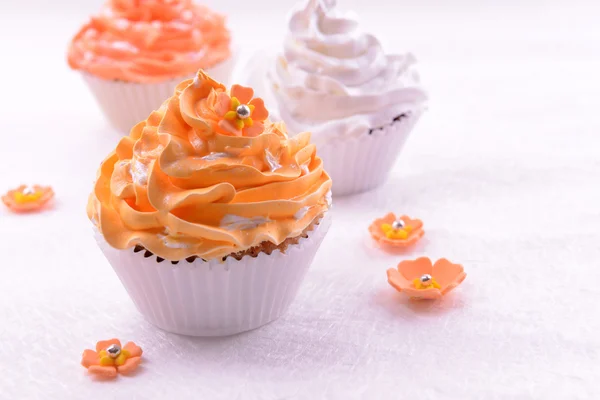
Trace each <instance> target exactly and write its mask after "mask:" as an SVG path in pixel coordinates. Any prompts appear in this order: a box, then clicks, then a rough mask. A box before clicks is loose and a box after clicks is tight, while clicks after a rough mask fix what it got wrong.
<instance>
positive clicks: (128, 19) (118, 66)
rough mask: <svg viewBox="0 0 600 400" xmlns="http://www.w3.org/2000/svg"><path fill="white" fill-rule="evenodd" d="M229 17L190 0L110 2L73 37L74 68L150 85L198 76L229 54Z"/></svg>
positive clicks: (101, 75)
mask: <svg viewBox="0 0 600 400" xmlns="http://www.w3.org/2000/svg"><path fill="white" fill-rule="evenodd" d="M229 47H230V33H229V31H228V30H227V28H226V27H225V18H224V17H223V16H222V15H220V14H217V13H215V12H213V11H211V10H209V9H208V8H206V7H204V6H201V5H197V4H194V3H193V2H192V1H191V0H110V1H109V2H108V3H107V5H106V6H105V7H104V8H103V10H102V11H101V13H100V14H99V15H98V16H94V17H92V18H91V19H90V21H89V22H88V23H87V24H86V25H85V26H84V27H83V28H81V30H80V31H79V32H78V33H77V35H75V37H74V38H73V40H72V41H71V45H70V47H69V52H68V62H69V65H70V66H71V68H73V69H80V70H84V71H86V72H89V73H90V74H92V75H96V76H98V77H100V78H104V79H111V80H113V79H118V80H123V81H127V82H140V83H151V82H161V81H165V80H169V79H173V78H178V77H185V76H190V75H192V74H194V73H195V72H196V71H197V70H198V68H210V67H213V66H214V65H216V64H217V63H219V62H221V61H223V60H225V59H227V58H228V57H229V56H230V48H229Z"/></svg>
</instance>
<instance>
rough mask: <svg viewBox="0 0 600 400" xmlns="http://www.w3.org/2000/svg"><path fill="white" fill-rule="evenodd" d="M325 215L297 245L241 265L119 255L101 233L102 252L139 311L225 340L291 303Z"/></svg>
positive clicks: (166, 324)
mask: <svg viewBox="0 0 600 400" xmlns="http://www.w3.org/2000/svg"><path fill="white" fill-rule="evenodd" d="M330 223H331V215H330V212H326V213H325V215H324V216H323V218H321V221H320V222H319V224H318V225H315V226H314V228H313V230H312V231H310V232H308V238H303V239H301V240H300V241H299V243H298V244H295V245H290V246H288V247H287V250H286V251H285V253H282V252H281V251H279V250H276V251H274V252H273V253H271V254H270V255H268V254H266V253H260V254H259V255H258V256H257V257H251V256H245V257H243V258H242V259H241V260H239V261H238V260H236V259H234V258H233V257H228V258H227V259H226V260H225V261H221V260H211V261H208V262H206V261H202V260H201V259H196V260H195V261H194V262H192V263H188V262H187V261H185V260H182V261H180V262H179V263H178V264H176V265H173V264H171V262H169V261H167V260H165V261H163V262H161V263H158V262H157V261H156V257H155V256H152V257H148V258H144V255H143V254H144V252H143V251H142V252H138V253H134V252H133V250H132V249H128V250H119V249H115V248H113V247H111V246H110V245H108V243H106V241H105V240H104V237H103V236H102V234H100V233H99V232H96V240H97V242H98V245H99V246H100V249H101V250H102V252H103V253H104V255H105V256H106V258H107V259H108V261H109V262H110V264H111V265H112V267H113V269H114V270H115V272H116V273H117V275H118V276H119V279H120V280H121V282H122V283H123V286H125V289H126V290H127V293H129V296H130V297H131V299H132V300H133V302H134V304H135V305H136V307H137V309H138V310H139V312H140V313H141V314H142V315H143V316H144V317H145V318H146V319H147V320H148V321H149V322H150V323H152V324H154V325H156V326H157V327H159V328H161V329H164V330H166V331H169V332H174V333H179V334H182V335H191V336H225V335H233V334H236V333H240V332H244V331H247V330H250V329H255V328H258V327H260V326H262V325H265V324H267V323H269V322H271V321H273V320H275V319H277V318H279V317H280V316H281V315H282V314H283V313H284V312H285V311H286V310H287V308H288V307H289V305H290V304H291V303H292V301H293V300H294V298H295V297H296V294H297V293H298V289H299V287H300V284H301V282H302V280H303V279H304V276H305V274H306V271H307V270H308V268H309V266H310V264H311V263H312V261H313V258H314V256H315V253H316V252H317V250H318V248H319V246H320V245H321V242H322V241H323V238H324V237H325V234H326V233H327V230H328V229H329V225H330Z"/></svg>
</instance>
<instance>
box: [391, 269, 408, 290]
mask: <svg viewBox="0 0 600 400" xmlns="http://www.w3.org/2000/svg"><path fill="white" fill-rule="evenodd" d="M387 277H388V282H389V284H390V285H391V286H392V287H393V288H394V289H396V290H397V291H399V292H401V291H403V290H404V289H406V288H408V287H409V286H410V282H409V281H407V280H406V278H404V277H403V276H402V275H401V274H400V272H398V270H397V269H394V268H390V269H388V270H387Z"/></svg>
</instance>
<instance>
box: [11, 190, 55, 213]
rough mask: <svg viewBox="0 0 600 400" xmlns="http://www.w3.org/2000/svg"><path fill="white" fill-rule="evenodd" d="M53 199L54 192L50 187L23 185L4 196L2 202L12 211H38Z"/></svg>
mask: <svg viewBox="0 0 600 400" xmlns="http://www.w3.org/2000/svg"><path fill="white" fill-rule="evenodd" d="M52 197H54V191H53V190H52V188H51V187H50V186H38V185H34V186H27V185H21V186H19V187H18V188H16V189H13V190H9V191H8V193H6V194H5V195H4V196H2V202H3V203H4V204H5V205H6V206H7V207H8V208H10V209H11V210H12V211H16V212H25V211H36V210H39V209H41V208H42V207H43V206H44V205H46V203H48V201H50V199H52Z"/></svg>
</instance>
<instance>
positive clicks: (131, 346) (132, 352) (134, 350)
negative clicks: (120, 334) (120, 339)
mask: <svg viewBox="0 0 600 400" xmlns="http://www.w3.org/2000/svg"><path fill="white" fill-rule="evenodd" d="M123 348H124V349H125V350H127V351H128V352H129V357H141V356H142V348H141V347H140V346H138V345H137V344H135V343H133V342H127V344H126V345H125V347H123Z"/></svg>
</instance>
